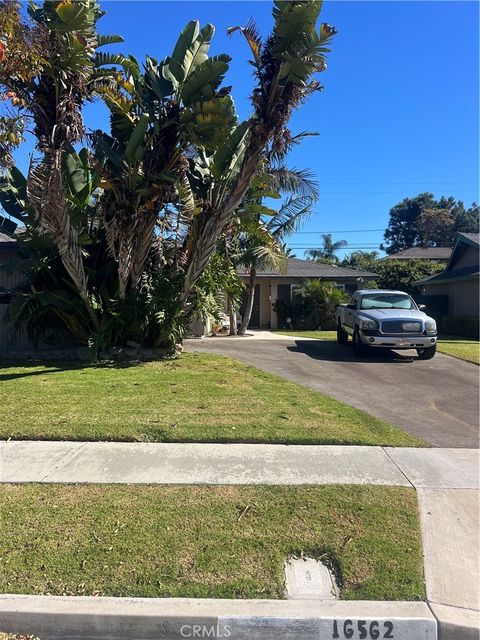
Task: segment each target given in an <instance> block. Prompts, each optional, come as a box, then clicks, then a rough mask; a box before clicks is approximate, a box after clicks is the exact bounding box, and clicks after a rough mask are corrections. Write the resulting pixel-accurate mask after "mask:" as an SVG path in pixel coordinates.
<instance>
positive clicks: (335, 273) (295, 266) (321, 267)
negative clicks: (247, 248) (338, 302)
mask: <svg viewBox="0 0 480 640" xmlns="http://www.w3.org/2000/svg"><path fill="white" fill-rule="evenodd" d="M239 274H240V275H248V271H247V270H246V269H243V270H241V271H239ZM257 277H259V278H266V277H275V278H320V279H321V278H326V279H333V280H334V279H335V278H372V279H373V278H375V277H376V274H375V273H371V272H370V271H358V270H357V269H347V268H346V267H336V266H334V265H330V264H322V263H321V262H315V261H314V260H300V259H299V258H288V259H287V268H286V271H285V272H283V273H282V272H280V271H278V270H277V269H268V268H265V269H259V270H258V271H257Z"/></svg>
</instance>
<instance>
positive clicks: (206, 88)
mask: <svg viewBox="0 0 480 640" xmlns="http://www.w3.org/2000/svg"><path fill="white" fill-rule="evenodd" d="M230 60H231V58H230V56H227V55H226V54H221V55H219V56H215V57H213V58H208V59H207V60H205V61H204V62H202V64H200V65H199V66H198V67H197V68H196V69H195V70H194V71H192V73H190V75H189V76H188V77H187V79H186V80H185V82H184V83H183V86H182V88H181V92H180V97H181V98H182V100H183V102H184V104H185V105H186V106H190V105H191V104H192V102H202V101H204V100H211V99H212V98H213V97H214V96H215V92H216V90H217V89H218V87H219V86H220V84H221V82H222V80H223V78H224V76H225V74H226V72H227V71H228V63H229V62H230Z"/></svg>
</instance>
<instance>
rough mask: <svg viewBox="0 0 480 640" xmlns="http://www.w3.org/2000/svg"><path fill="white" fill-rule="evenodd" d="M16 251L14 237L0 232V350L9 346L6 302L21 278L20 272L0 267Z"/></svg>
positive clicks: (9, 336)
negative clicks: (9, 271)
mask: <svg viewBox="0 0 480 640" xmlns="http://www.w3.org/2000/svg"><path fill="white" fill-rule="evenodd" d="M16 251H17V241H16V239H15V238H12V237H11V236H8V235H6V234H5V233H2V232H0V351H2V350H5V349H7V348H8V347H9V346H11V335H10V333H9V327H8V324H7V321H6V315H7V309H8V303H9V302H10V297H11V292H12V291H13V290H14V289H15V287H17V286H18V285H19V284H20V283H21V282H22V280H23V276H22V274H21V273H19V272H18V271H14V272H12V273H7V272H6V271H4V270H3V269H2V265H3V264H6V263H7V262H9V260H10V259H11V258H12V256H13V255H14V254H15V252H16Z"/></svg>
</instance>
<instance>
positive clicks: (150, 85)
mask: <svg viewBox="0 0 480 640" xmlns="http://www.w3.org/2000/svg"><path fill="white" fill-rule="evenodd" d="M166 65H167V62H166V61H165V60H164V61H163V62H160V64H158V63H157V61H156V60H154V59H153V58H150V57H147V59H146V61H145V74H144V78H145V87H146V88H147V90H148V91H150V92H151V93H153V94H154V96H155V97H156V98H158V99H159V100H164V98H166V97H167V96H170V95H171V94H172V93H173V83H172V81H171V80H169V79H167V78H165V77H164V75H163V69H164V67H165V66H166Z"/></svg>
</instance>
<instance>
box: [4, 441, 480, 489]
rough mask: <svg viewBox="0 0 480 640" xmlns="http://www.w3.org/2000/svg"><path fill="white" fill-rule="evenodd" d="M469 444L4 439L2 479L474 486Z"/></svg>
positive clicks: (474, 457) (475, 467) (474, 454)
mask: <svg viewBox="0 0 480 640" xmlns="http://www.w3.org/2000/svg"><path fill="white" fill-rule="evenodd" d="M478 463H479V453H478V451H477V450H474V449H414V448H400V447H399V448H392V447H358V446H339V445H278V444H274V445H269V444H200V443H185V444H184V443H146V442H145V443H144V442H50V441H38V442H36V441H35V442H34V441H1V442H0V481H1V482H49V483H54V482H66V483H72V482H75V483H76V482H79V483H133V484H136V483H154V484H155V483H158V484H276V485H277V484H280V485H298V484H384V485H400V486H410V485H411V486H414V487H416V488H422V489H427V488H431V489H478V488H479V464H478Z"/></svg>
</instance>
